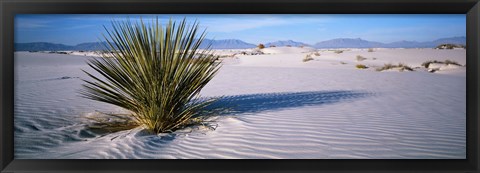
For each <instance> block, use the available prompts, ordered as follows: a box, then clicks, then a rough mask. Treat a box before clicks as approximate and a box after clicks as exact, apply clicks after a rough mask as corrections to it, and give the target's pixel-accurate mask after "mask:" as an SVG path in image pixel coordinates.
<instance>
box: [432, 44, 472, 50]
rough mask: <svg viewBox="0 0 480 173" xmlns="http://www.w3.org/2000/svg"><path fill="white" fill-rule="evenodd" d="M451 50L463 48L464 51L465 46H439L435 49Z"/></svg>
mask: <svg viewBox="0 0 480 173" xmlns="http://www.w3.org/2000/svg"><path fill="white" fill-rule="evenodd" d="M453 48H463V49H465V45H462V44H440V45H438V46H437V47H435V49H453Z"/></svg>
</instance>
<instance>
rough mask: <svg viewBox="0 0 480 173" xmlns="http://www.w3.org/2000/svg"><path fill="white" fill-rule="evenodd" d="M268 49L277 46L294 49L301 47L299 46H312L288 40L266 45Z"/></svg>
mask: <svg viewBox="0 0 480 173" xmlns="http://www.w3.org/2000/svg"><path fill="white" fill-rule="evenodd" d="M265 46H266V47H271V46H277V47H282V46H293V47H299V46H310V45H308V44H306V43H302V42H296V41H293V40H286V41H275V42H270V43H266V44H265Z"/></svg>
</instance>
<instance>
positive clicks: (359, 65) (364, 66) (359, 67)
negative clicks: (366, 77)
mask: <svg viewBox="0 0 480 173" xmlns="http://www.w3.org/2000/svg"><path fill="white" fill-rule="evenodd" d="M355 67H356V68H358V69H367V68H368V67H367V66H366V65H363V64H357V65H355Z"/></svg>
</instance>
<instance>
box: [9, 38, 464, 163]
mask: <svg viewBox="0 0 480 173" xmlns="http://www.w3.org/2000/svg"><path fill="white" fill-rule="evenodd" d="M341 50H343V53H335V52H334V51H333V50H328V49H321V50H314V49H311V48H284V47H276V48H265V49H263V50H261V51H262V52H263V53H264V54H262V55H244V54H245V53H242V51H243V52H245V51H251V52H254V51H257V50H254V49H250V50H237V51H235V50H217V52H218V53H219V54H220V55H232V56H230V57H229V56H225V57H224V58H222V59H223V61H224V62H225V63H224V65H223V67H222V68H221V70H220V72H219V74H218V75H217V76H216V77H215V78H214V79H213V80H212V81H211V82H210V83H209V84H208V85H207V87H205V88H204V89H203V90H202V92H201V94H202V96H205V97H211V96H225V98H223V99H222V100H220V101H219V103H218V104H217V105H219V106H232V105H234V107H232V111H231V112H230V113H227V114H224V115H221V116H218V117H216V118H215V122H214V123H213V125H216V126H215V127H216V129H215V130H211V129H208V128H205V127H198V128H188V129H184V130H180V131H177V132H174V133H171V134H160V135H149V134H146V133H145V132H144V131H142V129H141V128H136V129H132V130H127V131H121V132H117V133H112V134H96V133H93V132H91V131H89V130H87V129H86V128H85V125H84V124H83V123H82V122H83V121H84V117H86V116H91V115H92V114H96V112H97V111H100V112H122V110H121V109H119V108H116V107H115V106H111V105H108V104H104V103H100V102H95V101H91V100H88V99H84V98H81V97H79V94H78V93H77V91H78V90H79V89H81V84H82V83H83V82H82V81H81V79H88V78H87V76H86V75H85V74H84V73H83V72H81V71H80V70H81V69H85V70H89V68H88V66H87V65H86V63H85V61H86V59H88V58H91V57H87V56H73V55H57V54H46V53H28V52H16V53H15V117H14V125H15V141H14V142H15V158H16V159H66V158H74V159H91V158H94V159H95V158H98V159H102V158H118V159H123V158H128V159H130V158H141V159H143V158H182V159H189V158H291V159H294V158H302V159H303V158H309V159H350V158H367V159H369V158H371V159H464V158H465V157H466V144H465V142H466V131H465V130H466V129H465V128H466V70H465V68H466V67H463V66H455V67H453V66H452V67H448V68H443V69H442V68H440V70H438V71H436V72H434V73H430V72H428V69H426V68H424V67H422V66H421V64H422V63H423V62H425V61H431V60H437V61H445V60H451V61H455V62H457V63H459V64H461V65H465V63H466V55H465V52H466V51H465V50H462V49H455V50H435V49H374V51H373V52H368V50H367V49H341ZM315 52H318V53H319V54H320V56H316V55H314V54H313V53H315ZM233 54H235V55H233ZM309 54H310V55H311V57H312V58H313V60H310V61H306V62H304V61H302V60H303V59H304V58H305V56H306V55H309ZM357 55H360V56H362V57H365V58H367V59H365V60H361V61H357V58H356V56H357ZM385 63H391V64H398V63H404V64H407V65H409V66H411V67H412V68H415V71H412V72H409V71H404V72H399V71H398V70H387V71H381V72H378V71H376V70H375V69H376V68H377V67H381V66H383V65H384V64H385ZM357 64H364V65H366V66H368V67H370V68H367V69H357V68H356V67H355V66H356V65H357ZM435 65H438V64H435ZM90 71H91V70H90Z"/></svg>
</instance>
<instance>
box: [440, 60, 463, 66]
mask: <svg viewBox="0 0 480 173" xmlns="http://www.w3.org/2000/svg"><path fill="white" fill-rule="evenodd" d="M444 63H445V64H447V65H450V64H452V65H458V66H462V65H460V64H459V63H458V62H455V61H451V60H448V59H447V60H445V61H444Z"/></svg>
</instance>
